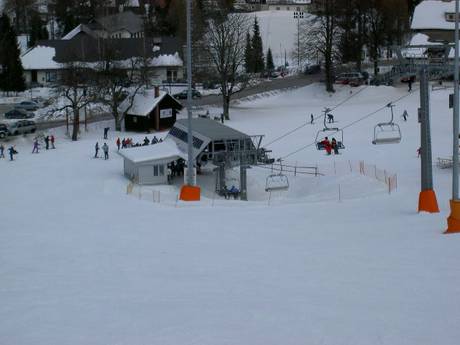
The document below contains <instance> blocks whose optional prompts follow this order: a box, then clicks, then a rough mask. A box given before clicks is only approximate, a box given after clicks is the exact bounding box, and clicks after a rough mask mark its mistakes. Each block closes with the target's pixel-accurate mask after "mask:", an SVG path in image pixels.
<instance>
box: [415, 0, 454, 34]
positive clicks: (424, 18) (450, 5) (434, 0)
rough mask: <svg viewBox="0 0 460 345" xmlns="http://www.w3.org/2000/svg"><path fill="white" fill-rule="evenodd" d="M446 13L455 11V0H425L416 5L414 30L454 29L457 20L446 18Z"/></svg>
mask: <svg viewBox="0 0 460 345" xmlns="http://www.w3.org/2000/svg"><path fill="white" fill-rule="evenodd" d="M446 13H455V1H449V2H446V1H441V0H425V1H422V2H421V3H420V4H419V5H418V6H417V7H415V11H414V16H413V19H412V25H411V29H412V30H424V29H425V30H427V29H437V30H454V28H455V22H453V21H452V22H449V21H447V20H446Z"/></svg>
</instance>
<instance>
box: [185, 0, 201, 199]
mask: <svg viewBox="0 0 460 345" xmlns="http://www.w3.org/2000/svg"><path fill="white" fill-rule="evenodd" d="M187 132H188V133H187V176H186V177H187V179H186V180H187V183H186V184H185V185H183V186H182V188H181V191H180V199H181V200H184V201H198V200H200V188H199V187H197V186H195V183H194V181H193V170H194V168H195V164H194V163H193V161H194V157H193V132H192V0H187Z"/></svg>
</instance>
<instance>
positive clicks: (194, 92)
mask: <svg viewBox="0 0 460 345" xmlns="http://www.w3.org/2000/svg"><path fill="white" fill-rule="evenodd" d="M173 97H174V98H177V99H187V90H184V91H181V92H179V93H176V94H174V95H173ZM192 98H201V93H200V92H199V91H198V90H195V89H192Z"/></svg>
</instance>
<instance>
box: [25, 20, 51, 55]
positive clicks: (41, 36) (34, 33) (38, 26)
mask: <svg viewBox="0 0 460 345" xmlns="http://www.w3.org/2000/svg"><path fill="white" fill-rule="evenodd" d="M29 37H30V39H29V42H28V46H29V47H32V46H34V45H35V43H37V41H40V40H46V39H48V30H47V29H46V26H45V23H44V22H43V21H42V20H41V18H40V16H39V15H38V14H34V15H33V16H32V18H31V21H30V31H29Z"/></svg>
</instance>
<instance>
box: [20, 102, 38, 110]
mask: <svg viewBox="0 0 460 345" xmlns="http://www.w3.org/2000/svg"><path fill="white" fill-rule="evenodd" d="M14 107H15V108H16V109H24V110H27V111H35V110H37V109H38V108H39V106H38V104H37V102H35V101H22V102H20V103H18V104H16V105H15V106H14Z"/></svg>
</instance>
